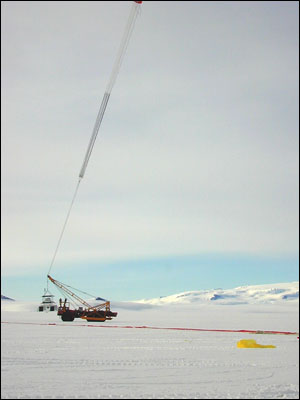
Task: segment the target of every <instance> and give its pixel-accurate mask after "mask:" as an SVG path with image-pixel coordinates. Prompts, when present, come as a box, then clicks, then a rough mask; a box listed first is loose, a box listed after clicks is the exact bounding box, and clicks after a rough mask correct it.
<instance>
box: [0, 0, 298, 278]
mask: <svg viewBox="0 0 300 400" xmlns="http://www.w3.org/2000/svg"><path fill="white" fill-rule="evenodd" d="M2 4H3V5H2V9H3V13H2V14H3V15H2V18H3V34H2V37H3V39H2V44H3V46H2V47H3V90H2V116H3V121H2V124H3V125H2V128H3V129H2V132H3V135H2V165H3V168H2V171H3V172H2V181H3V186H2V189H3V194H2V200H3V211H2V218H3V225H2V227H3V236H4V239H3V244H4V246H3V268H4V271H5V272H9V271H13V270H14V271H18V270H19V268H20V269H22V265H23V268H29V267H30V268H31V266H32V268H33V269H35V268H40V265H41V264H43V265H46V264H48V262H50V259H51V257H52V254H53V253H52V252H53V251H54V248H55V245H56V242H57V240H58V236H59V233H60V229H61V226H62V224H63V221H64V218H65V215H66V212H67V209H68V206H69V202H70V201H71V197H72V194H73V190H74V189H75V184H76V180H77V177H78V173H79V170H80V167H81V163H82V161H83V157H84V154H85V150H86V147H87V145H88V141H89V138H90V135H91V132H92V129H93V124H94V121H95V118H96V115H97V111H98V107H99V105H100V102H101V99H102V95H103V92H104V89H105V86H106V84H107V81H108V78H109V74H110V71H111V68H112V64H113V60H114V57H115V54H116V51H117V47H118V45H119V41H120V38H121V35H122V31H123V28H124V26H125V22H126V18H127V16H128V14H129V6H128V4H127V3H125V2H117V3H113V2H98V3H96V2H75V3H72V4H71V3H69V2H59V6H58V3H56V2H33V3H26V4H23V3H22V2H6V3H2ZM296 7H297V6H296V5H294V4H292V3H288V4H286V3H285V6H284V7H283V5H282V4H281V3H272V4H271V5H270V4H268V5H266V4H264V3H260V4H259V3H252V2H249V3H247V2H246V3H245V4H244V3H243V4H242V3H240V4H239V3H235V2H227V3H226V4H223V3H220V2H216V3H214V2H211V3H205V2H204V3H203V2H175V3H172V4H171V3H168V2H149V3H147V2H145V4H143V8H142V15H141V17H140V18H139V19H138V20H137V22H136V27H135V30H134V32H133V35H132V38H131V42H130V44H129V47H128V51H127V54H126V56H125V59H124V63H123V65H122V68H121V71H120V75H119V77H118V80H117V82H116V85H115V87H114V89H113V92H112V96H111V99H110V102H109V104H108V107H107V111H106V114H105V117H104V120H103V124H102V126H101V129H100V132H99V137H98V138H97V141H96V144H95V147H94V151H93V154H92V156H91V159H90V163H89V165H88V168H87V171H86V176H85V178H84V180H83V181H82V183H81V186H80V190H79V193H78V197H77V199H76V203H75V205H74V209H73V211H72V214H71V218H70V221H69V225H68V227H67V231H66V233H65V237H64V239H63V242H62V247H61V252H60V253H59V254H58V258H59V259H60V260H61V261H62V262H67V261H68V260H69V261H71V260H73V259H74V260H78V259H94V260H95V259H103V258H106V259H109V258H111V259H113V258H122V257H132V256H134V257H138V256H147V255H149V256H153V255H164V254H167V255H169V254H187V253H197V252H203V251H213V252H218V251H220V252H222V251H245V252H269V253H276V252H284V253H285V252H287V253H289V252H293V253H294V252H295V251H297V249H298V231H297V229H298V223H297V221H298V103H299V101H298V91H297V89H296V88H297V87H298V33H297V32H298V22H297V17H296V13H295V8H296Z"/></svg>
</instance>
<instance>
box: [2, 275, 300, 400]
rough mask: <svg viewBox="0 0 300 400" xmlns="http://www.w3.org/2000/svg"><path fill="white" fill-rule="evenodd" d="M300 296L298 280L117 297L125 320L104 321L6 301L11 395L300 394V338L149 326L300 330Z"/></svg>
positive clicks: (7, 391)
mask: <svg viewBox="0 0 300 400" xmlns="http://www.w3.org/2000/svg"><path fill="white" fill-rule="evenodd" d="M297 293H299V284H298V282H293V283H282V284H276V285H275V284H273V285H259V286H244V287H240V288H235V289H232V290H221V289H218V290H210V291H199V292H195V291H194V292H185V293H180V294H178V295H174V296H168V297H164V298H159V299H152V300H142V301H140V302H112V303H111V309H112V310H113V311H118V313H119V314H118V317H117V318H115V319H114V320H112V321H106V322H104V323H98V324H97V323H88V322H86V321H83V320H81V319H76V320H75V321H74V322H62V321H61V320H60V319H59V317H58V316H57V315H56V313H55V312H49V313H38V312H37V311H36V310H37V307H38V305H39V303H38V302H36V303H35V304H33V303H28V302H20V301H9V300H3V301H1V306H2V307H1V308H2V313H1V314H2V317H1V321H2V324H1V328H2V341H1V348H2V351H1V363H2V374H1V398H3V399H13V398H16V399H26V398H27V399H39V398H43V399H87V398H92V399H102V398H104V399H110V398H112V399H143V398H146V399H151V398H155V399H163V398H167V399H171V398H175V399H179V398H182V399H193V398H196V399H207V398H208V399H298V398H299V378H298V376H299V340H298V339H297V337H298V336H299V334H296V335H280V334H251V333H239V332H212V331H207V332H206V331H193V330H166V329H148V328H142V327H143V326H148V327H157V328H167V327H168V328H175V327H177V328H201V329H221V330H222V329H228V330H230V329H232V330H241V329H243V330H276V331H292V332H298V331H299V297H298V296H299V294H297ZM7 295H9V293H8V294H7ZM49 324H53V325H49ZM128 326H133V327H136V328H129V327H128ZM137 327H140V328H137ZM241 339H255V340H256V341H257V343H259V344H272V345H275V346H276V348H275V349H239V348H237V342H238V341H239V340H241Z"/></svg>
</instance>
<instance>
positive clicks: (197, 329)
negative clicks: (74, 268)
mask: <svg viewBox="0 0 300 400" xmlns="http://www.w3.org/2000/svg"><path fill="white" fill-rule="evenodd" d="M1 324H20V325H48V326H49V325H50V326H53V325H54V326H81V327H83V326H84V327H92V328H120V329H121V328H123V329H161V330H173V331H196V332H236V333H256V334H273V335H299V333H298V332H286V331H263V330H248V329H203V328H165V327H156V326H147V325H142V326H132V325H94V324H93V325H92V324H68V323H63V324H57V323H56V322H45V323H42V322H8V321H1Z"/></svg>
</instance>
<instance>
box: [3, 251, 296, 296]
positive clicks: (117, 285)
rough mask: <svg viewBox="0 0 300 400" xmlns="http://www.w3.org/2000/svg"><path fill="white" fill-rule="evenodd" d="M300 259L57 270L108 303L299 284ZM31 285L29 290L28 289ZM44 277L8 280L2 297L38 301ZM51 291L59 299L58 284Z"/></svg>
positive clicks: (160, 261)
mask: <svg viewBox="0 0 300 400" xmlns="http://www.w3.org/2000/svg"><path fill="white" fill-rule="evenodd" d="M298 274H299V272H298V257H297V256H294V257H262V256H261V257H259V256H253V255H246V254H217V255H216V254H203V255H190V256H181V257H180V256H178V257H164V258H152V259H138V260H122V261H119V262H116V261H115V262H111V263H106V264H102V263H97V264H87V265H82V264H81V265H76V264H74V265H72V266H69V267H68V268H64V269H62V270H60V269H58V270H56V271H54V270H53V274H52V273H51V275H52V276H53V278H55V279H57V280H60V281H61V282H63V283H66V284H68V285H71V286H73V287H75V288H78V289H80V290H82V291H86V292H88V293H90V294H92V295H95V296H100V297H103V298H106V299H108V300H115V301H129V300H139V299H143V298H153V297H159V296H166V295H171V294H175V293H179V292H184V291H188V290H203V289H213V288H215V289H217V288H223V289H229V288H233V287H237V286H244V285H259V284H265V283H275V284H276V283H280V282H294V281H298V279H299V275H298ZM29 282H30V284H29ZM44 287H46V280H45V276H43V275H42V274H40V275H37V274H35V275H32V276H27V275H25V276H18V277H5V279H3V280H2V292H4V293H7V294H8V293H9V295H10V296H11V297H13V298H15V299H17V300H25V299H27V300H31V301H34V300H37V299H38V298H39V297H40V296H41V295H42V294H43V288H44ZM49 290H50V291H51V292H52V293H53V294H54V295H55V296H60V293H59V292H58V290H57V289H56V287H55V286H54V285H53V284H51V283H50V284H49Z"/></svg>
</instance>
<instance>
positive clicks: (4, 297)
mask: <svg viewBox="0 0 300 400" xmlns="http://www.w3.org/2000/svg"><path fill="white" fill-rule="evenodd" d="M1 300H10V301H15V300H14V299H11V298H9V297H6V296H3V294H1Z"/></svg>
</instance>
